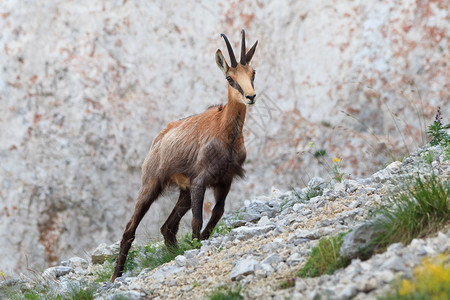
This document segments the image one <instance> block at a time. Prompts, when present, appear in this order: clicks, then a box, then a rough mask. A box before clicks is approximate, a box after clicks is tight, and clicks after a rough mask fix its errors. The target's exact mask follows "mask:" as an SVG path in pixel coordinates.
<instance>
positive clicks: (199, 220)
mask: <svg viewBox="0 0 450 300" xmlns="http://www.w3.org/2000/svg"><path fill="white" fill-rule="evenodd" d="M205 191H206V186H205V184H204V183H203V181H200V180H196V181H195V183H194V184H193V185H191V203H192V239H198V240H200V231H201V230H202V226H203V200H204V198H205Z"/></svg>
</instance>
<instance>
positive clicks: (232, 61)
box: [221, 33, 237, 68]
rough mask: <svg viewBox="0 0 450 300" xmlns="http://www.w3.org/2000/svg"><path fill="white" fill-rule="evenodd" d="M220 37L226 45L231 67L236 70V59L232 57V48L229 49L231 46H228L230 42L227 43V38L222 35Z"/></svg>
mask: <svg viewBox="0 0 450 300" xmlns="http://www.w3.org/2000/svg"><path fill="white" fill-rule="evenodd" d="M221 36H222V37H223V39H224V40H225V43H226V44H227V49H228V55H230V61H231V67H232V68H236V67H237V61H236V57H235V56H234V52H233V48H231V45H230V42H229V41H228V38H227V36H226V35H225V34H223V33H222V34H221Z"/></svg>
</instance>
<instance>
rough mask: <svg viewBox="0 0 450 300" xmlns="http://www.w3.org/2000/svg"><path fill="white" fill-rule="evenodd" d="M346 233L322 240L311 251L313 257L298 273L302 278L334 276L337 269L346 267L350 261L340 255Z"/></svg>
mask: <svg viewBox="0 0 450 300" xmlns="http://www.w3.org/2000/svg"><path fill="white" fill-rule="evenodd" d="M344 235H345V233H340V234H339V235H337V236H335V237H329V238H322V239H320V241H319V244H318V245H317V246H316V247H314V248H313V249H312V251H311V255H310V257H309V259H308V261H307V262H306V264H305V265H304V266H303V268H302V269H301V270H300V271H299V272H298V275H299V276H300V277H317V276H320V275H322V274H333V272H334V271H336V270H337V269H340V268H343V267H346V266H347V265H348V264H349V261H348V259H346V258H343V257H341V256H340V255H339V250H340V249H341V245H342V242H343V238H344Z"/></svg>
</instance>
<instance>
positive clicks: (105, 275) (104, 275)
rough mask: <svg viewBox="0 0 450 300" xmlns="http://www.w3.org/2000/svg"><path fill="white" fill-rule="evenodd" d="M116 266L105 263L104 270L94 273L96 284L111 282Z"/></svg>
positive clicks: (109, 262) (112, 263)
mask: <svg viewBox="0 0 450 300" xmlns="http://www.w3.org/2000/svg"><path fill="white" fill-rule="evenodd" d="M114 265H115V263H114V262H112V261H108V260H106V261H105V262H104V263H103V268H102V269H100V270H98V271H96V272H95V273H94V277H95V282H106V281H109V280H110V279H111V276H112V274H113V272H114Z"/></svg>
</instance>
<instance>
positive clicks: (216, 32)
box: [0, 0, 450, 273]
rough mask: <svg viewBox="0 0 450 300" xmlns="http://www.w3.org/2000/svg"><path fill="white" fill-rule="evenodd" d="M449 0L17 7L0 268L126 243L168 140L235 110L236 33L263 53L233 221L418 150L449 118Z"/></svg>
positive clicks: (1, 193)
mask: <svg viewBox="0 0 450 300" xmlns="http://www.w3.org/2000/svg"><path fill="white" fill-rule="evenodd" d="M449 5H450V3H449V1H448V0H447V1H446V0H442V1H420V0H418V1H411V0H410V1H401V0H397V1H394V0H389V1H375V2H371V3H366V2H361V1H332V0H321V1H313V0H309V1H294V0H285V1H262V0H258V1H229V2H227V3H215V2H211V1H206V0H204V1H161V0H157V1H131V0H128V1H126V0H123V1H122V0H121V1H110V0H108V1H106V0H103V1H50V0H43V1H14V0H10V1H2V2H1V3H0V28H1V31H0V66H1V69H0V209H1V210H0V245H1V249H2V255H1V256H0V271H3V272H5V273H11V272H18V271H21V270H23V269H25V268H36V269H40V268H43V267H45V266H49V265H53V264H55V263H56V262H57V261H58V260H60V259H64V258H67V257H71V256H74V255H78V256H80V255H81V256H82V255H83V253H86V252H90V251H91V250H92V249H93V248H94V247H96V246H97V245H98V244H99V243H101V242H107V243H111V242H114V241H116V240H118V239H120V237H121V234H122V231H123V229H124V226H125V224H126V222H127V220H128V218H129V217H130V216H131V213H132V210H133V208H134V200H135V197H136V195H137V191H138V189H139V186H140V166H141V163H142V162H143V160H144V157H145V155H146V154H147V151H148V149H149V147H150V144H151V141H152V139H153V138H154V137H155V135H156V134H157V133H158V132H159V131H160V130H161V129H162V128H163V127H164V126H165V124H166V123H168V122H170V121H172V120H174V119H178V118H181V117H185V116H188V115H191V114H195V113H200V112H202V111H203V110H204V109H205V108H206V107H208V106H209V105H211V104H216V103H224V102H225V101H226V81H225V79H224V78H223V75H222V74H221V72H220V70H219V69H218V68H217V66H216V64H215V61H214V53H215V51H216V50H217V49H218V48H221V49H222V50H224V49H225V45H224V42H223V40H222V39H221V38H220V33H222V32H224V33H225V34H227V36H228V37H229V39H230V40H231V41H232V42H233V43H234V46H235V47H236V49H239V48H238V47H239V41H240V30H241V28H245V29H246V32H247V44H248V45H250V44H253V43H254V41H255V40H257V39H258V40H259V45H258V48H257V51H256V54H255V57H254V59H253V66H254V67H255V69H256V70H257V75H256V82H255V87H256V89H257V94H258V96H259V98H258V100H257V104H256V106H255V107H254V108H252V109H250V111H249V113H248V118H247V121H246V126H245V135H246V144H247V150H248V160H247V162H246V166H245V168H246V170H247V178H246V179H245V180H243V181H240V182H236V183H235V184H234V185H233V187H232V191H231V193H230V196H229V197H228V199H227V209H230V208H231V207H239V203H241V202H243V201H244V200H245V199H247V198H250V197H251V196H252V195H258V194H262V193H268V192H269V189H270V187H271V186H272V185H274V186H277V187H278V188H280V189H285V190H286V189H289V188H290V187H291V186H303V185H304V182H307V181H308V180H309V179H310V178H311V177H313V176H322V177H327V176H329V174H330V172H329V170H328V166H332V164H333V163H332V159H333V158H337V157H340V158H342V165H343V170H344V171H345V173H346V174H347V175H346V176H347V177H352V178H357V177H364V176H368V175H370V174H371V172H373V171H375V170H377V168H379V167H380V166H382V165H384V164H386V163H387V162H389V161H392V160H393V159H398V158H399V157H401V156H402V154H404V153H408V152H410V151H412V150H414V149H415V148H416V147H417V146H418V145H421V144H423V143H425V142H426V137H425V136H424V131H425V128H426V127H427V126H428V125H429V124H430V123H431V122H432V121H433V118H434V114H435V111H436V109H437V107H438V106H440V107H441V109H442V112H443V116H444V120H446V121H447V122H448V116H449V114H450V109H449V108H450V33H449V28H450V13H449ZM237 52H239V51H238V50H237ZM318 150H320V152H318ZM323 150H325V151H323ZM315 154H316V155H315ZM315 156H317V157H315ZM327 165H328V166H327ZM174 192H175V191H169V192H167V193H166V195H165V197H164V199H160V200H159V201H158V202H157V203H155V204H154V205H153V206H152V208H151V209H150V212H149V213H148V214H147V216H146V217H145V218H144V224H143V225H141V227H140V230H139V234H138V239H140V240H145V239H146V238H148V237H154V238H158V237H159V235H158V234H159V230H158V228H159V226H161V225H162V223H163V222H164V220H165V218H166V217H167V215H168V214H169V212H170V210H171V209H172V207H173V205H174V203H175V200H176V198H175V196H174V195H173V193H174ZM208 197H209V198H208V199H207V200H208V201H209V200H212V199H211V194H208ZM185 222H186V224H189V222H190V218H189V217H186V218H185ZM188 229H189V226H185V230H188Z"/></svg>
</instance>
